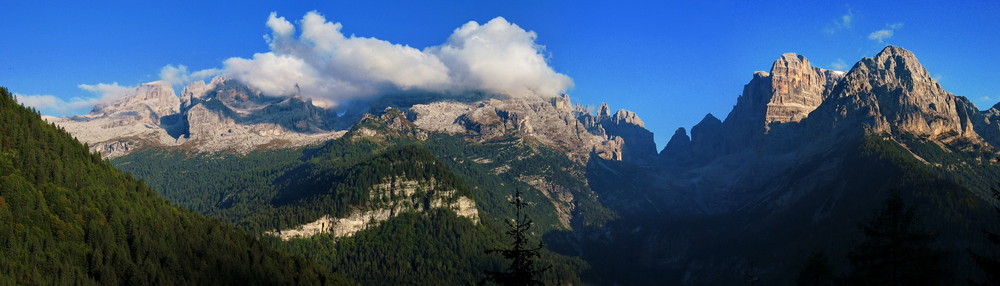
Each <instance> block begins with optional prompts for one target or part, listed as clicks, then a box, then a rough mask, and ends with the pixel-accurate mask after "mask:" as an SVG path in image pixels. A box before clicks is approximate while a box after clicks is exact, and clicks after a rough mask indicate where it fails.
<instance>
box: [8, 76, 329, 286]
mask: <svg viewBox="0 0 1000 286" xmlns="http://www.w3.org/2000/svg"><path fill="white" fill-rule="evenodd" d="M0 284H3V285H324V284H326V285H329V284H345V280H344V279H343V278H342V277H341V276H339V275H338V274H333V273H331V272H329V271H328V270H327V269H324V268H321V267H317V265H316V264H314V263H312V262H310V261H308V260H306V259H303V258H299V257H295V256H291V255H289V254H286V253H283V252H281V251H277V250H274V249H272V248H271V247H269V246H268V245H267V244H266V243H264V242H261V241H259V239H257V238H256V237H255V236H254V235H251V234H249V233H246V232H244V231H240V230H235V229H233V228H232V227H230V226H227V225H224V224H222V223H220V222H218V221H216V220H214V219H209V218H207V217H204V216H202V215H199V214H197V213H194V212H191V211H187V210H184V209H181V208H178V207H175V206H172V205H171V204H170V203H168V202H167V201H165V200H163V199H162V198H161V197H159V196H158V195H157V193H156V192H154V191H152V190H151V189H149V188H148V187H147V186H146V185H145V184H144V183H143V182H142V181H141V180H137V179H134V178H133V177H131V176H129V175H124V174H122V173H120V172H118V171H117V170H115V168H114V167H112V166H111V164H110V163H108V162H107V161H103V160H102V159H101V158H100V156H99V155H97V154H91V153H89V152H88V148H87V146H85V145H83V144H81V143H79V142H78V141H76V140H74V139H73V138H72V137H70V136H69V135H68V134H66V133H65V132H64V131H63V130H61V129H60V128H57V127H55V126H53V125H50V124H48V123H46V122H44V121H43V120H42V119H41V118H40V117H39V115H38V113H37V112H35V111H34V110H30V109H27V108H24V107H22V106H20V105H19V104H18V103H16V102H15V101H14V98H13V96H12V95H11V94H10V93H9V92H8V91H7V90H6V89H4V88H0Z"/></svg>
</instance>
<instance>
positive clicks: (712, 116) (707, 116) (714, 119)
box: [701, 113, 722, 123]
mask: <svg viewBox="0 0 1000 286" xmlns="http://www.w3.org/2000/svg"><path fill="white" fill-rule="evenodd" d="M706 121H708V122H711V121H715V122H719V123H722V120H719V118H717V117H715V115H712V114H711V113H709V114H705V117H704V118H702V119H701V122H706Z"/></svg>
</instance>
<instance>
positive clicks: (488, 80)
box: [427, 17, 573, 97]
mask: <svg viewBox="0 0 1000 286" xmlns="http://www.w3.org/2000/svg"><path fill="white" fill-rule="evenodd" d="M536 37H537V35H536V34H535V33H534V32H528V31H525V30H524V29H521V27H518V26H517V25H515V24H512V23H509V22H507V20H506V19H504V18H500V17H497V18H494V19H493V20H490V21H489V22H487V23H486V24H483V25H479V23H476V22H469V23H466V24H465V25H462V27H461V28H458V29H456V30H455V31H454V32H453V33H452V34H451V37H449V38H448V41H447V42H446V43H445V44H444V45H441V46H436V47H431V48H428V49H427V52H429V53H431V54H433V55H436V56H437V57H438V58H440V59H441V61H442V62H444V63H445V65H447V66H448V67H449V68H450V69H451V72H450V74H451V76H452V79H453V80H454V81H455V83H456V84H458V85H459V86H460V87H465V88H470V89H483V90H487V91H493V92H496V93H501V94H506V95H509V96H518V97H525V96H555V95H558V94H559V93H561V92H563V91H565V90H566V89H567V88H569V87H570V86H572V84H573V82H572V80H570V78H569V77H567V76H566V75H563V74H560V73H557V72H555V71H554V70H553V69H552V67H550V66H549V65H548V63H547V62H546V59H545V56H544V55H543V53H542V52H543V51H544V49H545V48H544V47H542V46H539V45H538V44H536V43H535V38H536Z"/></svg>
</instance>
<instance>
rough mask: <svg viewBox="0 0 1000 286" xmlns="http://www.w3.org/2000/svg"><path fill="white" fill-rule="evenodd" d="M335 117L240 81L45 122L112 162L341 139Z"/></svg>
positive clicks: (156, 88) (155, 91)
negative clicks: (160, 152)
mask: <svg viewBox="0 0 1000 286" xmlns="http://www.w3.org/2000/svg"><path fill="white" fill-rule="evenodd" d="M330 117H331V115H330V114H328V112H327V111H326V110H325V109H322V108H319V107H317V106H315V105H313V104H312V102H311V101H310V100H307V99H303V98H301V97H297V96H292V97H269V96H267V95H265V94H263V93H261V92H260V91H258V90H256V89H255V88H253V87H252V86H249V85H246V84H243V83H241V82H239V81H235V80H231V79H227V78H225V77H216V78H214V79H212V81H211V82H210V83H209V84H205V83H203V82H195V83H192V84H191V85H189V86H188V87H185V88H184V90H182V91H181V95H180V97H178V96H177V95H176V94H174V90H173V89H172V88H171V87H170V85H169V84H166V83H164V82H152V83H147V84H142V85H140V86H139V87H137V88H136V89H134V90H133V91H132V92H130V93H129V94H126V95H125V96H124V97H123V98H122V99H120V100H118V101H116V102H114V103H112V104H108V105H104V106H99V107H97V108H95V109H94V111H93V112H91V113H90V114H87V115H84V116H75V117H69V118H54V117H46V120H49V121H50V122H53V123H55V124H57V125H60V126H62V127H63V128H65V129H66V130H67V131H69V132H70V133H71V134H73V135H74V136H76V137H77V138H78V139H79V140H81V141H83V142H86V143H89V144H90V146H91V148H92V149H93V150H94V151H99V152H101V153H102V154H104V156H106V157H117V156H122V155H126V154H128V153H130V152H133V151H135V150H139V149H141V148H144V147H150V146H161V147H171V148H184V149H189V150H193V151H200V152H219V151H233V152H239V153H245V152H249V151H252V150H257V149H261V148H282V147H293V146H302V145H307V144H315V143H319V142H323V141H326V140H330V139H333V138H337V137H339V136H341V135H342V134H343V133H344V131H335V130H331V128H329V127H328V126H329V125H330V124H328V123H329V120H330V119H329V118H330Z"/></svg>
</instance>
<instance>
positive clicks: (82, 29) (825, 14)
mask: <svg viewBox="0 0 1000 286" xmlns="http://www.w3.org/2000/svg"><path fill="white" fill-rule="evenodd" d="M86 2H90V1H66V2H51V1H4V2H3V3H2V4H0V10H2V11H4V15H5V16H4V25H3V26H4V28H3V29H0V37H2V39H3V42H2V43H0V85H2V86H6V87H8V88H9V89H10V90H11V91H12V92H15V93H19V94H25V95H55V96H58V97H61V98H65V99H69V98H72V97H87V96H91V94H89V93H88V92H86V91H84V90H81V89H80V88H78V87H77V86H78V85H79V84H97V83H111V82H118V83H119V84H121V85H137V84H139V83H143V82H148V81H153V80H156V79H158V73H159V71H160V68H162V67H163V66H164V65H167V64H173V65H179V64H182V65H186V66H188V67H189V69H191V70H200V69H205V68H218V67H221V66H222V61H223V60H225V59H227V58H230V57H244V58H249V57H251V56H252V55H253V53H257V52H267V51H268V47H267V43H266V42H265V41H264V39H263V35H265V34H267V33H269V30H268V28H267V27H266V26H265V21H266V20H267V16H268V14H269V13H270V12H272V11H275V12H277V13H278V14H279V16H283V17H285V18H287V19H289V20H291V21H293V22H294V21H297V20H298V19H301V17H302V15H304V14H305V13H306V12H307V11H311V10H316V11H318V12H320V13H321V14H323V15H325V16H326V18H327V19H328V20H330V21H334V22H340V23H342V24H343V25H344V28H343V32H344V33H345V34H348V35H350V34H355V35H358V36H365V37H375V38H379V39H382V40H387V41H389V42H393V43H399V44H406V45H409V46H412V47H415V48H418V49H422V48H424V47H427V46H433V45H439V44H441V43H443V42H444V41H445V40H446V39H447V37H448V35H450V34H451V32H452V31H453V30H454V29H456V28H458V27H459V26H461V25H462V24H464V23H466V22H468V21H477V22H480V23H484V22H486V21H489V20H490V19H492V18H494V17H496V16H503V17H505V18H506V19H507V20H508V21H510V22H512V23H515V24H517V25H519V26H521V27H522V28H524V29H526V30H530V31H535V32H536V33H537V34H538V39H537V42H538V43H539V44H542V45H544V46H546V48H547V49H546V52H547V53H548V54H549V55H550V58H549V63H550V65H551V66H553V68H554V69H555V70H556V71H557V72H560V73H563V74H566V75H568V76H569V77H571V78H572V79H573V81H574V83H575V87H574V88H573V89H571V90H570V91H569V93H570V95H571V97H572V98H573V100H574V102H575V103H580V104H586V105H598V104H600V103H601V102H607V103H608V104H609V105H610V106H611V108H612V109H620V108H624V109H629V110H633V111H635V112H637V113H638V114H639V116H640V117H642V119H643V120H644V121H645V122H646V125H647V128H649V129H651V130H652V131H654V132H655V134H656V141H657V143H658V145H659V146H660V147H661V148H662V146H663V144H665V143H666V140H667V139H669V137H670V136H671V135H672V134H673V131H674V129H676V128H677V127H679V126H684V127H690V126H692V125H694V124H695V123H697V122H698V120H700V119H701V118H702V117H703V116H704V115H705V114H706V113H712V114H714V115H716V116H717V117H719V118H725V116H726V115H727V114H728V113H729V111H730V109H731V108H732V105H733V104H735V103H736V98H737V96H738V95H739V94H740V93H741V91H742V88H743V85H744V84H745V83H746V82H747V81H749V80H750V78H751V75H752V73H753V71H757V70H768V69H769V68H770V66H771V63H772V62H773V61H774V60H775V59H777V58H778V56H779V55H781V54H782V53H785V52H795V53H798V54H801V55H804V56H806V57H807V58H808V59H809V60H810V61H811V62H812V63H813V64H814V65H815V66H819V67H823V68H833V67H834V63H835V62H837V61H842V62H843V63H845V64H846V65H847V67H848V68H849V67H850V66H851V65H853V64H854V63H855V62H856V61H858V60H859V59H861V58H862V57H866V56H872V55H874V54H875V53H877V52H878V51H879V50H881V48H882V47H884V46H885V45H889V44H892V45H897V46H901V47H904V48H906V49H909V50H911V51H913V52H914V53H915V54H916V55H917V57H918V58H919V59H920V61H921V62H922V63H923V64H924V66H925V67H927V69H928V70H929V71H930V73H931V75H932V76H934V77H936V78H939V80H940V82H941V84H942V86H944V88H945V89H947V90H948V91H950V92H952V93H955V94H957V95H962V96H967V97H969V98H970V99H971V100H972V101H973V102H975V103H976V104H977V105H978V106H979V107H980V108H981V109H985V108H989V107H990V106H992V105H993V104H994V103H996V102H997V101H998V100H1000V93H998V92H1000V72H998V71H997V67H998V66H1000V57H998V56H997V51H998V50H1000V32H998V31H1000V1H978V0H973V1H962V2H960V3H952V2H949V1H910V2H902V3H888V2H879V3H871V2H873V1H855V2H838V3H833V2H831V1H823V2H819V1H780V2H767V3H760V2H758V1H635V2H632V1H537V0H536V1H439V0H429V1H407V2H402V1H400V2H396V1H301V2H295V3H285V2H287V1H275V2H253V3H251V2H246V3H244V2H239V1H226V2H221V3H218V2H212V3H202V2H201V1H170V2H168V1H161V2H158V3H156V4H145V3H138V2H139V1H128V2H118V3H115V2H102V3H100V4H94V3H86ZM844 15H851V25H849V26H843V25H841V26H839V28H838V26H837V23H838V21H841V19H842V16H844ZM896 23H902V24H903V25H902V27H899V28H897V29H895V30H894V35H893V36H892V37H891V38H887V39H884V40H883V42H881V43H880V42H878V41H877V40H872V39H869V34H871V33H872V32H875V31H877V30H881V29H888V28H889V27H890V25H892V24H896ZM834 28H836V29H834ZM831 29H833V31H832V32H833V33H831V31H830V30H831ZM59 115H63V114H59Z"/></svg>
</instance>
